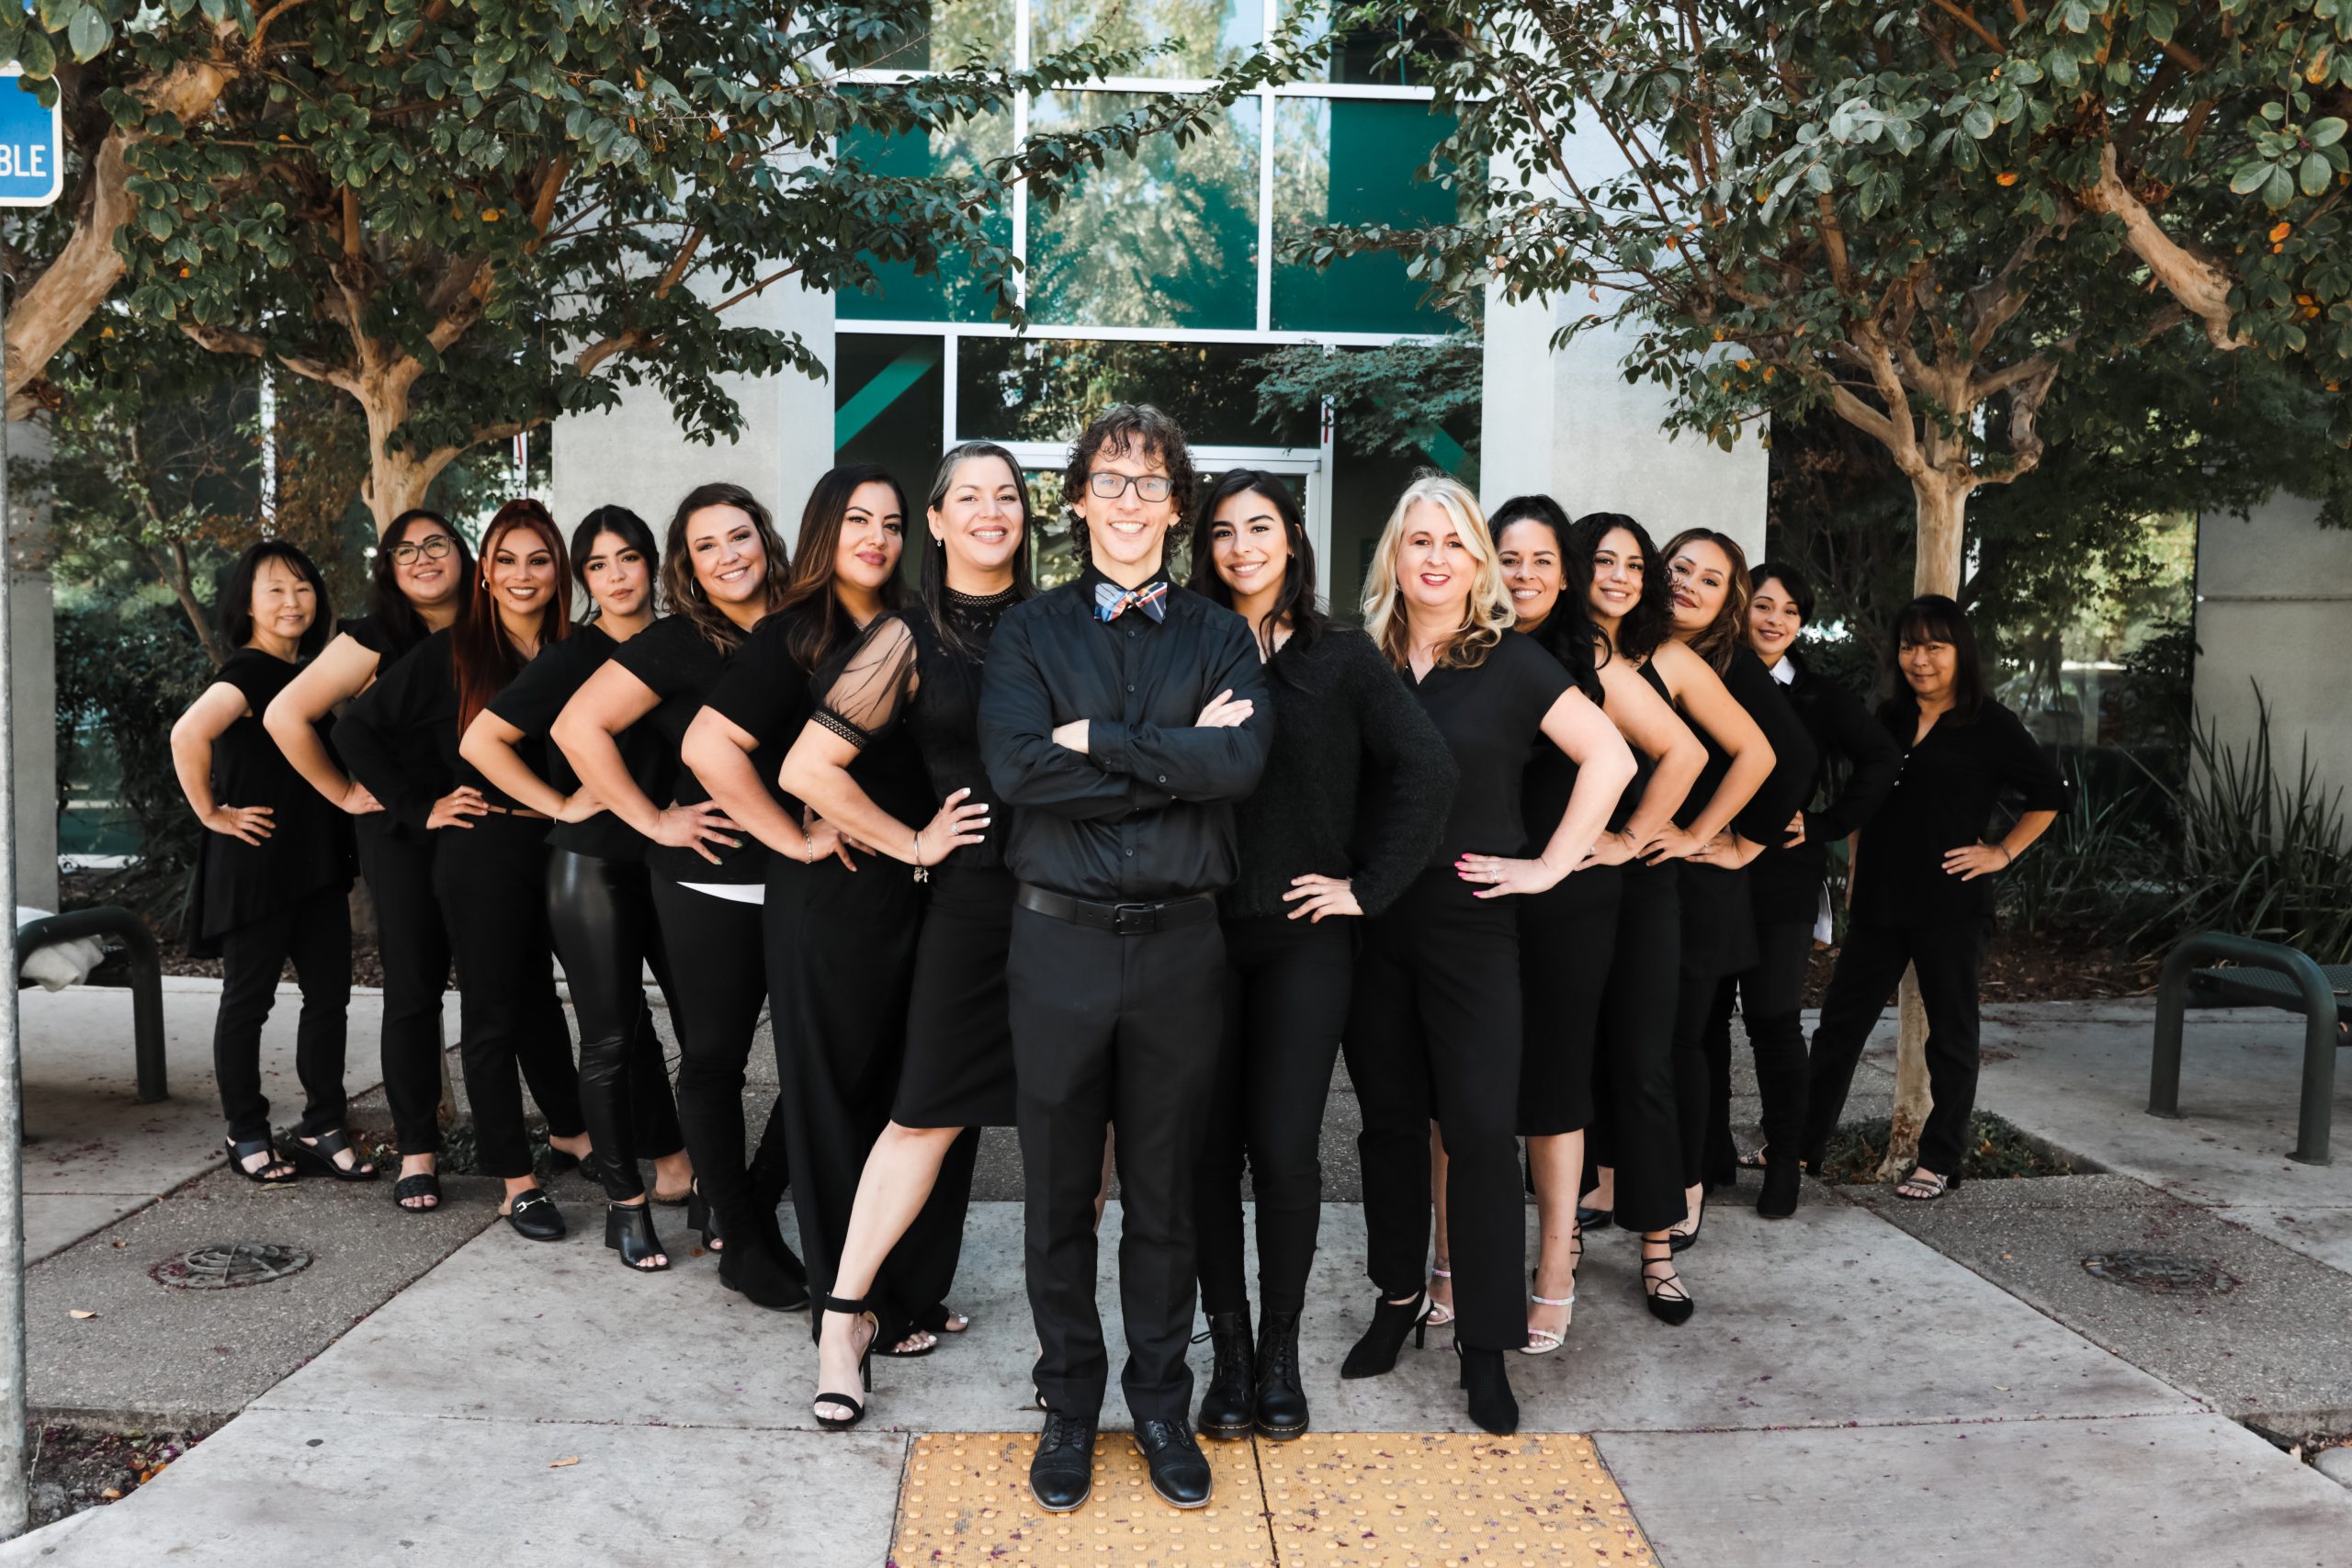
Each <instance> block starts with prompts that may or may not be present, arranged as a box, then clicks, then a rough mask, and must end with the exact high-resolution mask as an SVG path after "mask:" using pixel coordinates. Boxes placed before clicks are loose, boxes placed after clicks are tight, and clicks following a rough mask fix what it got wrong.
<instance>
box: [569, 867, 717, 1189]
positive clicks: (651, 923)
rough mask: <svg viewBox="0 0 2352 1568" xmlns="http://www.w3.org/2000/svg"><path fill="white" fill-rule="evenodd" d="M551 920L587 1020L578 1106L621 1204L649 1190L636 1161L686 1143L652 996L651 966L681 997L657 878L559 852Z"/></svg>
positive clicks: (579, 1011)
mask: <svg viewBox="0 0 2352 1568" xmlns="http://www.w3.org/2000/svg"><path fill="white" fill-rule="evenodd" d="M548 928H549V930H550V931H551V932H552V933H553V935H554V938H555V951H556V956H557V957H559V958H560V959H562V960H563V974H564V978H565V980H566V982H567V983H568V984H569V985H570V986H571V1010H572V1013H573V1016H575V1017H576V1018H578V1019H579V1021H580V1110H581V1113H582V1115H583V1116H585V1117H586V1118H587V1121H588V1137H589V1140H590V1142H591V1143H593V1144H594V1145H595V1154H594V1171H593V1174H594V1176H595V1178H596V1179H597V1180H599V1181H601V1182H602V1183H604V1187H605V1197H607V1198H609V1199H611V1200H613V1201H615V1202H619V1201H624V1200H627V1199H633V1198H638V1197H641V1196H643V1195H644V1192H645V1179H644V1178H643V1177H642V1176H641V1175H640V1174H639V1171H638V1168H637V1162H638V1161H639V1159H640V1158H646V1159H658V1158H660V1157H662V1156H665V1155H673V1154H675V1153H677V1152H678V1150H679V1149H681V1148H682V1147H684V1145H685V1135H684V1134H683V1133H681V1132H680V1131H679V1129H678V1105H677V1101H676V1100H675V1099H673V1097H672V1095H671V1093H670V1069H669V1064H668V1062H667V1061H666V1060H665V1058H664V1057H663V1055H662V1037H661V1036H660V1035H659V1034H657V1033H656V1032H654V1029H653V1010H652V1009H651V1008H650V1007H648V1006H647V1005H646V1003H645V982H644V978H643V976H644V973H645V965H646V964H648V963H650V964H652V965H653V974H654V978H655V980H656V982H657V983H658V984H660V986H661V987H662V994H663V995H665V996H669V997H672V998H673V1001H674V998H675V992H676V987H674V986H673V985H672V984H671V983H670V966H669V961H668V958H667V957H666V955H665V954H664V953H662V933H661V927H660V924H659V923H658V922H657V921H656V919H654V914H653V882H652V877H651V875H650V873H648V872H647V870H646V868H645V864H644V863H643V862H641V861H620V860H605V859H602V858H600V857H598V856H595V855H582V854H574V853H572V852H571V851H569V850H556V851H552V852H549V854H548ZM673 1016H674V1014H673Z"/></svg>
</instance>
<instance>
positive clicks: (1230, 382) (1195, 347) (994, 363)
mask: <svg viewBox="0 0 2352 1568" xmlns="http://www.w3.org/2000/svg"><path fill="white" fill-rule="evenodd" d="M1264 353H1265V350H1264V349H1263V348H1262V347H1261V346H1260V345H1258V344H1201V343H1116V342H1098V341H1093V340H1087V339H1071V338H1058V339H1053V338H1048V339H1037V338H1030V339H1019V338H978V337H967V338H966V339H964V340H963V343H962V344H961V345H960V348H959V350H958V355H957V359H956V369H957V378H956V434H958V435H959V436H961V437H963V438H965V439H967V440H981V439H986V440H993V441H1070V440H1075V439H1076V438H1077V435H1078V433H1079V431H1080V429H1082V428H1083V427H1084V426H1085V424H1086V422H1087V421H1088V420H1090V419H1091V418H1093V417H1094V416H1095V415H1096V414H1097V413H1100V412H1102V411H1103V409H1104V408H1106V407H1108V406H1109V405H1111V404H1113V403H1121V402H1126V403H1152V404H1156V405H1157V406H1158V407H1159V409H1160V410H1161V411H1162V412H1165V413H1166V414H1168V416H1169V417H1170V418H1171V419H1173V420H1175V421H1176V423H1178V424H1180V425H1182V427H1183V430H1184V435H1185V438H1186V439H1187V440H1188V441H1190V442H1192V443H1193V445H1194V446H1314V445H1315V441H1316V433H1315V427H1314V422H1313V420H1312V419H1311V418H1309V417H1307V416H1306V415H1305V414H1287V415H1283V416H1281V417H1278V418H1275V419H1272V420H1261V419H1260V418H1259V417H1258V381H1259V372H1258V370H1257V368H1256V367H1255V364H1254V362H1255V360H1256V359H1257V358H1258V357H1259V356H1260V355H1263V354H1264Z"/></svg>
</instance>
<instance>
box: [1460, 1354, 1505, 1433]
mask: <svg viewBox="0 0 2352 1568" xmlns="http://www.w3.org/2000/svg"><path fill="white" fill-rule="evenodd" d="M1453 1354H1454V1358H1455V1359H1457V1360H1459V1361H1460V1362H1461V1363H1462V1375H1461V1377H1460V1379H1459V1382H1460V1384H1461V1387H1462V1389H1463V1391H1464V1393H1468V1394H1469V1396H1470V1399H1469V1406H1470V1419H1471V1420H1473V1421H1475V1422H1476V1423H1477V1424H1478V1427H1479V1429H1480V1430H1482V1431H1487V1432H1492V1433H1493V1434H1494V1435H1495V1436H1496V1437H1498V1438H1508V1437H1510V1435H1511V1434H1512V1433H1514V1432H1516V1431H1518V1430H1519V1396H1518V1395H1516V1394H1514V1393H1511V1391H1510V1373H1509V1372H1508V1371H1505V1370H1504V1367H1503V1353H1502V1352H1501V1351H1500V1350H1478V1349H1464V1348H1463V1345H1462V1341H1461V1340H1459V1339H1456V1340H1455V1341H1454V1342H1453Z"/></svg>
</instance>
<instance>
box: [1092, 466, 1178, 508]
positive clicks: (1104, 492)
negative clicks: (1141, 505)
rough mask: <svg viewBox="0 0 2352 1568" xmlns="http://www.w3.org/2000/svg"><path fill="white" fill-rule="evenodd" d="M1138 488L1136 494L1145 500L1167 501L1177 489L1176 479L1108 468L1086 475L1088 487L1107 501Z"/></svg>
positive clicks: (1098, 469)
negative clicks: (1125, 472)
mask: <svg viewBox="0 0 2352 1568" xmlns="http://www.w3.org/2000/svg"><path fill="white" fill-rule="evenodd" d="M1129 485H1133V486H1135V488H1136V496H1137V497H1138V498H1139V499H1141V500H1144V501H1153V502H1158V501H1166V500H1167V499H1168V497H1169V494H1170V492H1171V491H1174V490H1175V488H1176V481H1175V480H1173V479H1169V478H1167V477H1166V476H1165V475H1161V474H1114V473H1113V472H1111V471H1110V470H1109V469H1108V468H1097V469H1096V470H1095V471H1094V472H1092V473H1091V474H1089V475H1087V476H1086V488H1087V489H1089V490H1091V491H1093V492H1094V493H1095V494H1097V495H1099V496H1101V497H1102V498H1103V500H1105V501H1116V500H1118V499H1119V497H1121V496H1123V495H1125V494H1126V493H1127V487H1128V486H1129Z"/></svg>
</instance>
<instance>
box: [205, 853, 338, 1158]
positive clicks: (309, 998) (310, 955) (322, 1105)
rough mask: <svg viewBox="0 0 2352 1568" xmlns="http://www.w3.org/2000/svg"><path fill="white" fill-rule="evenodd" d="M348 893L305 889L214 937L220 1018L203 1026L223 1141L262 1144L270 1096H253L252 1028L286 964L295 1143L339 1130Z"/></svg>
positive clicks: (265, 1011) (257, 1089) (256, 1085)
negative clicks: (208, 1028) (292, 1000)
mask: <svg viewBox="0 0 2352 1568" xmlns="http://www.w3.org/2000/svg"><path fill="white" fill-rule="evenodd" d="M349 897H350V889H349V887H348V886H345V885H344V884H341V883H337V884H335V885H334V886H328V887H319V888H313V889H312V890H311V891H310V892H308V893H305V894H303V895H302V896H301V897H299V898H297V899H295V900H294V901H293V902H292V903H290V904H287V905H284V906H282V907H280V908H277V910H275V911H273V912H272V913H270V914H267V915H264V916H263V917H262V918H261V919H257V920H250V921H247V922H246V923H245V924H243V925H242V926H236V927H233V928H232V929H231V930H229V931H224V932H222V933H221V936H220V1012H219V1013H218V1014H216V1015H215V1016H214V1018H213V1021H212V1076H213V1078H214V1079H215V1080H216V1081H217V1082H218V1083H219V1084H220V1109H221V1111H223V1112H224V1113H225V1114H226V1115H227V1117H228V1119H229V1136H231V1137H232V1138H234V1139H235V1140H236V1141H237V1142H239V1143H241V1144H243V1143H249V1142H251V1141H253V1140H254V1139H256V1138H266V1137H268V1136H269V1097H268V1096H266V1095H265V1094H264V1093H262V1091H261V1029H262V1025H263V1024H265V1023H266V1022H268V1021H269V1010H270V1004H271V1003H272V1002H274V1001H276V1000H277V977H278V976H279V975H281V974H283V973H284V972H285V968H286V964H287V961H288V959H291V960H292V961H293V964H294V978H295V980H296V982H297V983H298V984H300V986H301V987H302V1015H301V1018H300V1021H299V1022H297V1023H296V1024H295V1026H294V1076H295V1077H298V1078H300V1080H301V1084H302V1120H301V1121H300V1122H299V1123H298V1124H297V1125H296V1126H295V1129H294V1132H295V1135H296V1136H298V1137H306V1138H311V1137H316V1136H318V1135H319V1134H321V1133H326V1132H332V1131H334V1129H335V1128H338V1127H340V1126H342V1125H343V1121H344V1113H345V1109H346V1107H347V1101H346V1100H345V1097H344V1089H343V1066H344V1019H345V1011H346V1010H347V1009H348V1008H349V1006H350V1003H351V905H350V903H349V902H348V899H349Z"/></svg>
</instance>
